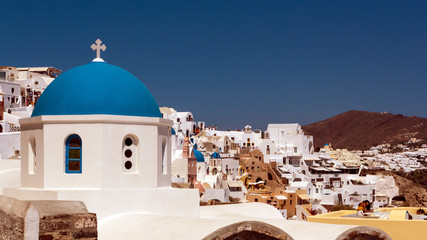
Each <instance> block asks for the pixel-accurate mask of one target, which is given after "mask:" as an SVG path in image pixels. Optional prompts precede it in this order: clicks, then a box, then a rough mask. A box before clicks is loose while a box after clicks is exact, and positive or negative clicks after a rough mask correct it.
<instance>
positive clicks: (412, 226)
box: [307, 208, 427, 240]
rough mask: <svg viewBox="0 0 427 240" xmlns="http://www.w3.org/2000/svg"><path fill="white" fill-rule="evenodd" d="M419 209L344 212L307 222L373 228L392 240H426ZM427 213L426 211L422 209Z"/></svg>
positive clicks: (425, 224) (424, 221)
mask: <svg viewBox="0 0 427 240" xmlns="http://www.w3.org/2000/svg"><path fill="white" fill-rule="evenodd" d="M418 209H419V208H381V209H378V210H376V211H375V212H372V213H365V214H362V215H360V214H357V211H355V210H344V211H337V212H330V213H326V214H321V215H316V216H309V217H308V218H307V221H309V222H317V223H329V224H340V225H360V226H369V227H375V228H379V229H381V230H383V231H384V232H386V233H387V234H388V235H389V236H390V237H391V238H392V239H393V240H408V239H411V240H424V239H427V235H426V229H427V216H426V215H422V214H417V210H418ZM423 210H424V211H426V212H427V209H423Z"/></svg>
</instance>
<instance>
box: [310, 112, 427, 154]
mask: <svg viewBox="0 0 427 240" xmlns="http://www.w3.org/2000/svg"><path fill="white" fill-rule="evenodd" d="M302 128H303V130H304V132H305V133H306V134H309V135H313V138H314V145H315V147H316V148H317V147H322V146H323V145H324V144H325V143H332V146H333V147H334V148H347V149H350V150H353V149H360V150H364V149H369V148H370V147H372V146H376V145H379V144H382V143H401V142H405V141H407V140H408V139H409V138H411V137H416V138H422V139H427V118H420V117H406V116H403V115H402V114H391V113H376V112H365V111H356V110H352V111H348V112H345V113H342V114H339V115H336V116H334V117H332V118H328V119H326V120H323V121H320V122H316V123H313V124H309V125H306V126H303V127H302Z"/></svg>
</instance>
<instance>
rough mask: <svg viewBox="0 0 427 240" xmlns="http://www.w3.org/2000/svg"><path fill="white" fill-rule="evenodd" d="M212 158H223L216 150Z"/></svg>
mask: <svg viewBox="0 0 427 240" xmlns="http://www.w3.org/2000/svg"><path fill="white" fill-rule="evenodd" d="M211 158H221V155H219V153H217V152H214V153H212V155H211Z"/></svg>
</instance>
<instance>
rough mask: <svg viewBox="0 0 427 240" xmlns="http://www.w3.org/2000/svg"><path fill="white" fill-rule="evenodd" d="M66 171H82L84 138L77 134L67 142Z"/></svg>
mask: <svg viewBox="0 0 427 240" xmlns="http://www.w3.org/2000/svg"><path fill="white" fill-rule="evenodd" d="M65 173H82V139H81V138H80V137H79V135H77V134H73V135H70V136H69V137H68V138H67V141H66V142H65Z"/></svg>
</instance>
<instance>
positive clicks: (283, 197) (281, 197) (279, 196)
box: [274, 195, 288, 200]
mask: <svg viewBox="0 0 427 240" xmlns="http://www.w3.org/2000/svg"><path fill="white" fill-rule="evenodd" d="M274 197H275V198H277V199H278V200H286V199H288V198H287V197H285V196H283V195H276V196H274Z"/></svg>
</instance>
